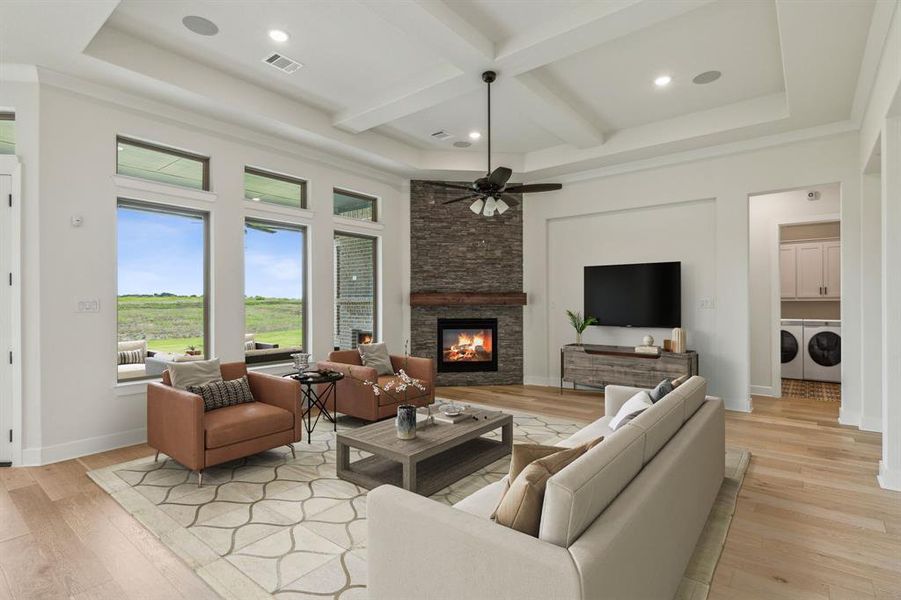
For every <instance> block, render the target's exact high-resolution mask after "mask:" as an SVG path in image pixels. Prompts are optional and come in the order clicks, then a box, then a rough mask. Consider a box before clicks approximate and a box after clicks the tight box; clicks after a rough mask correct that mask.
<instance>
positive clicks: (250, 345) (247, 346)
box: [244, 340, 257, 352]
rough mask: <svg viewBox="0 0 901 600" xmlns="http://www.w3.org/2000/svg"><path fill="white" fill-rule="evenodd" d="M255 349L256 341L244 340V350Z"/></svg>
mask: <svg viewBox="0 0 901 600" xmlns="http://www.w3.org/2000/svg"><path fill="white" fill-rule="evenodd" d="M256 349H257V343H256V342H254V341H253V340H248V341H246V342H244V351H245V352H249V351H250V350H256Z"/></svg>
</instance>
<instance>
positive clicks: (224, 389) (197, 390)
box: [188, 375, 253, 411]
mask: <svg viewBox="0 0 901 600" xmlns="http://www.w3.org/2000/svg"><path fill="white" fill-rule="evenodd" d="M188 391H189V392H191V393H192V394H197V395H198V396H200V397H201V398H203V410H205V411H209V410H216V409H217V408H225V407H226V406H235V405H237V404H244V403H245V402H253V394H252V393H251V392H250V383H249V382H248V381H247V375H243V376H241V378H240V379H231V380H229V381H213V382H212V383H207V384H204V385H189V386H188Z"/></svg>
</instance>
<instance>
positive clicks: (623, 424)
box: [613, 408, 647, 431]
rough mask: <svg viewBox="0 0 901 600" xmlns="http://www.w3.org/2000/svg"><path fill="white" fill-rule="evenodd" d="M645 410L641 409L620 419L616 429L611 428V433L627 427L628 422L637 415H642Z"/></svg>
mask: <svg viewBox="0 0 901 600" xmlns="http://www.w3.org/2000/svg"><path fill="white" fill-rule="evenodd" d="M646 410H647V409H646V408H642V409H639V410H636V411H635V412H633V413H629V414H627V415H626V416H625V417H623V418H622V420H621V421H620V422H619V423H617V424H616V427H614V428H613V431H616V430H617V429H621V428H622V427H624V426H625V425H628V424H629V421H631V420H632V419H634V418H635V417H637V416H638V415H640V414H641V413H643V412H644V411H646Z"/></svg>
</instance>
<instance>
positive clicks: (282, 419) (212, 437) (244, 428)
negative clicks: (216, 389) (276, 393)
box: [203, 402, 294, 448]
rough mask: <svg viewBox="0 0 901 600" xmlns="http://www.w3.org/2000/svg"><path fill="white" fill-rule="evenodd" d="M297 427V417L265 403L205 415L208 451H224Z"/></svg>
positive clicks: (242, 405) (238, 406)
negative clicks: (210, 449)
mask: <svg viewBox="0 0 901 600" xmlns="http://www.w3.org/2000/svg"><path fill="white" fill-rule="evenodd" d="M293 428H294V415H292V414H291V413H290V412H288V411H287V410H284V409H282V408H278V407H277V406H272V405H271V404H266V403H265V402H248V403H246V404H237V405H235V406H227V407H225V408H219V409H216V410H211V411H209V412H207V413H204V415H203V429H204V432H205V433H206V447H207V448H222V447H223V446H230V445H231V444H237V443H238V442H244V441H246V440H252V439H254V438H258V437H262V436H264V435H270V434H272V433H279V432H281V431H287V430H289V429H293Z"/></svg>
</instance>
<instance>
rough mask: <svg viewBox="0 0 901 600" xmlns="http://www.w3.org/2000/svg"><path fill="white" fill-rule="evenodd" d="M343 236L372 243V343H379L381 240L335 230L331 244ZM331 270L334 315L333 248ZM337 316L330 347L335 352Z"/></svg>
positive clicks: (335, 299) (334, 256)
mask: <svg viewBox="0 0 901 600" xmlns="http://www.w3.org/2000/svg"><path fill="white" fill-rule="evenodd" d="M339 235H341V236H345V237H353V238H360V239H364V240H369V241H371V242H372V249H373V252H372V340H373V342H379V341H381V339H382V337H381V328H380V327H379V311H380V310H381V302H380V298H379V296H380V291H381V288H382V286H381V281H380V278H381V272H380V270H379V251H380V249H379V247H380V246H381V240H380V239H379V237H378V236H375V235H366V234H365V233H357V232H355V231H347V230H344V229H335V230H334V232H333V233H332V244H334V240H335V238H336V237H337V236H339ZM332 270H333V272H334V276H335V287H334V290H333V294H332V312H333V313H335V312H336V311H335V308H336V307H337V303H338V292H339V286H338V277H337V276H338V264H337V255H336V253H335V252H334V246H333V250H332ZM337 327H338V322H337V314H336V315H335V322H334V323H333V328H332V346H333V348H334V349H335V350H340V348H339V347H338V346H335V334H336V333H337V331H336V330H337Z"/></svg>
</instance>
